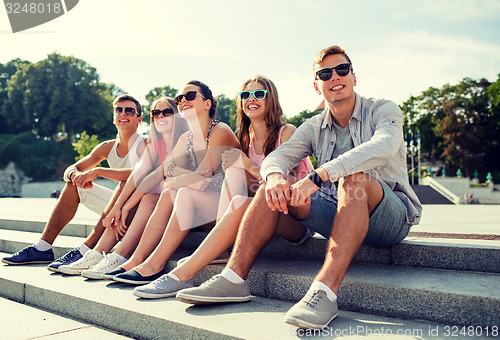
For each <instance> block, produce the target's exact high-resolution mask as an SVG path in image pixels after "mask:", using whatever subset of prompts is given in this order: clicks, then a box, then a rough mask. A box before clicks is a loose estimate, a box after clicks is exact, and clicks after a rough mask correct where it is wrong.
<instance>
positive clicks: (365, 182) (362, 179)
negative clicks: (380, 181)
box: [339, 173, 376, 200]
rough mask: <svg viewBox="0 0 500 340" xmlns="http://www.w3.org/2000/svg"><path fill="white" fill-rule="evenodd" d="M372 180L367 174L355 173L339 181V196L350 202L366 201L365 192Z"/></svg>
mask: <svg viewBox="0 0 500 340" xmlns="http://www.w3.org/2000/svg"><path fill="white" fill-rule="evenodd" d="M373 180H374V178H373V177H372V176H370V175H368V174H364V173H356V174H352V175H349V176H346V177H344V178H341V179H340V180H339V194H340V195H341V194H345V195H346V197H347V198H348V199H350V200H366V199H367V198H368V196H367V192H368V191H369V187H370V185H372V183H373ZM375 181H376V180H375Z"/></svg>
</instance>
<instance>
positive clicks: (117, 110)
mask: <svg viewBox="0 0 500 340" xmlns="http://www.w3.org/2000/svg"><path fill="white" fill-rule="evenodd" d="M123 111H125V114H126V115H127V116H129V117H133V116H134V115H135V114H136V111H135V109H134V108H133V107H120V106H115V107H114V108H113V112H114V113H115V114H116V115H119V114H121V113H122V112H123Z"/></svg>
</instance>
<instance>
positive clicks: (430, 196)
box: [411, 185, 453, 204]
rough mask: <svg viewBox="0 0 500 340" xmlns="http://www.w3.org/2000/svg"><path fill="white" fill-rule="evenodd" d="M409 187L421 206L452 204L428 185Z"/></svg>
mask: <svg viewBox="0 0 500 340" xmlns="http://www.w3.org/2000/svg"><path fill="white" fill-rule="evenodd" d="M411 187H412V189H413V191H415V193H416V194H417V196H418V199H419V200H420V202H421V203H422V204H453V202H452V201H450V200H449V199H448V198H446V197H444V196H443V195H441V194H440V193H439V192H437V191H436V190H434V188H432V187H431V186H429V185H412V186H411Z"/></svg>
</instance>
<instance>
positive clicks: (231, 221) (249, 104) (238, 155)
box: [133, 76, 312, 298]
mask: <svg viewBox="0 0 500 340" xmlns="http://www.w3.org/2000/svg"><path fill="white" fill-rule="evenodd" d="M237 114H238V117H237V119H238V138H239V141H240V144H241V150H238V149H231V150H227V151H225V152H224V154H223V155H222V162H223V167H224V169H225V171H226V177H225V185H224V189H225V191H223V194H222V197H221V201H220V204H219V215H220V218H219V220H218V222H217V224H216V226H215V227H214V229H212V231H211V232H210V233H209V235H208V236H207V237H206V238H205V240H204V241H203V243H202V244H201V245H200V246H199V247H198V249H197V250H196V251H195V252H194V253H193V254H192V255H191V256H190V257H188V258H186V259H183V260H182V264H180V265H178V266H177V267H176V268H175V269H173V270H172V271H171V272H170V273H168V274H165V275H163V276H161V277H159V278H158V279H157V280H155V281H153V282H151V283H149V284H147V285H145V286H142V287H137V288H135V289H134V291H133V293H134V295H136V296H139V297H143V298H163V297H169V296H174V295H175V294H176V292H177V291H179V290H181V289H184V288H190V287H192V278H193V277H194V275H195V274H196V273H198V272H199V271H200V270H201V269H202V268H203V267H205V266H206V265H207V264H209V263H210V262H211V261H212V260H214V259H216V258H217V256H219V255H220V254H221V253H222V252H224V251H225V250H226V249H227V248H229V247H230V246H231V245H232V244H233V243H234V241H235V239H236V234H237V231H238V227H239V223H240V221H241V218H242V217H243V214H244V213H245V210H246V208H247V207H248V205H249V204H250V201H251V199H252V197H251V196H253V195H254V194H255V192H256V190H257V188H258V186H259V183H261V182H262V178H261V176H260V173H259V170H260V164H261V163H262V161H263V160H264V158H265V157H266V156H267V155H268V154H269V153H271V151H273V150H274V149H275V148H277V147H278V146H279V145H280V144H282V143H284V142H286V141H287V140H288V139H289V138H290V136H291V135H292V134H293V132H294V131H295V127H294V126H293V125H291V124H286V123H285V120H284V118H283V111H282V109H281V105H280V103H279V98H278V92H277V90H276V87H275V85H274V83H273V82H272V81H271V80H269V79H267V78H266V77H263V76H255V77H253V78H251V79H249V80H247V81H246V82H245V83H244V84H243V86H242V88H241V92H239V95H238V99H237ZM310 170H312V165H311V162H310V160H309V158H306V159H304V160H303V161H302V162H301V163H300V164H299V166H297V168H296V169H295V171H294V172H293V171H292V172H293V174H294V176H296V178H298V179H300V178H303V177H305V176H306V175H307V174H309V172H310ZM249 196H250V197H249ZM276 233H277V235H280V236H282V237H283V238H285V239H286V240H289V241H291V242H293V243H295V244H298V243H301V242H303V241H304V240H305V239H307V238H308V237H310V235H311V233H310V232H309V231H308V230H306V228H304V227H303V226H302V225H300V223H298V222H297V221H295V220H294V219H293V218H291V217H289V216H287V215H284V216H283V219H282V220H281V221H280V225H279V227H278V230H277V232H276ZM179 262H181V261H179Z"/></svg>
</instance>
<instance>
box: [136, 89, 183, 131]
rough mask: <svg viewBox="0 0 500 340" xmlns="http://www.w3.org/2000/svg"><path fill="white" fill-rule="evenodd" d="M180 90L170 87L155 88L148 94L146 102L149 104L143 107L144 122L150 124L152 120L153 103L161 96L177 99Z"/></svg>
mask: <svg viewBox="0 0 500 340" xmlns="http://www.w3.org/2000/svg"><path fill="white" fill-rule="evenodd" d="M177 92H178V90H177V89H175V88H173V87H171V86H169V85H165V86H163V87H155V88H153V89H152V90H151V91H149V92H148V94H146V101H147V102H148V103H147V104H146V105H142V110H143V115H142V116H143V118H142V121H143V122H149V120H150V117H149V116H150V111H151V104H153V101H154V100H155V99H156V98H158V97H160V96H167V97H171V98H175V96H176V94H177Z"/></svg>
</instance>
